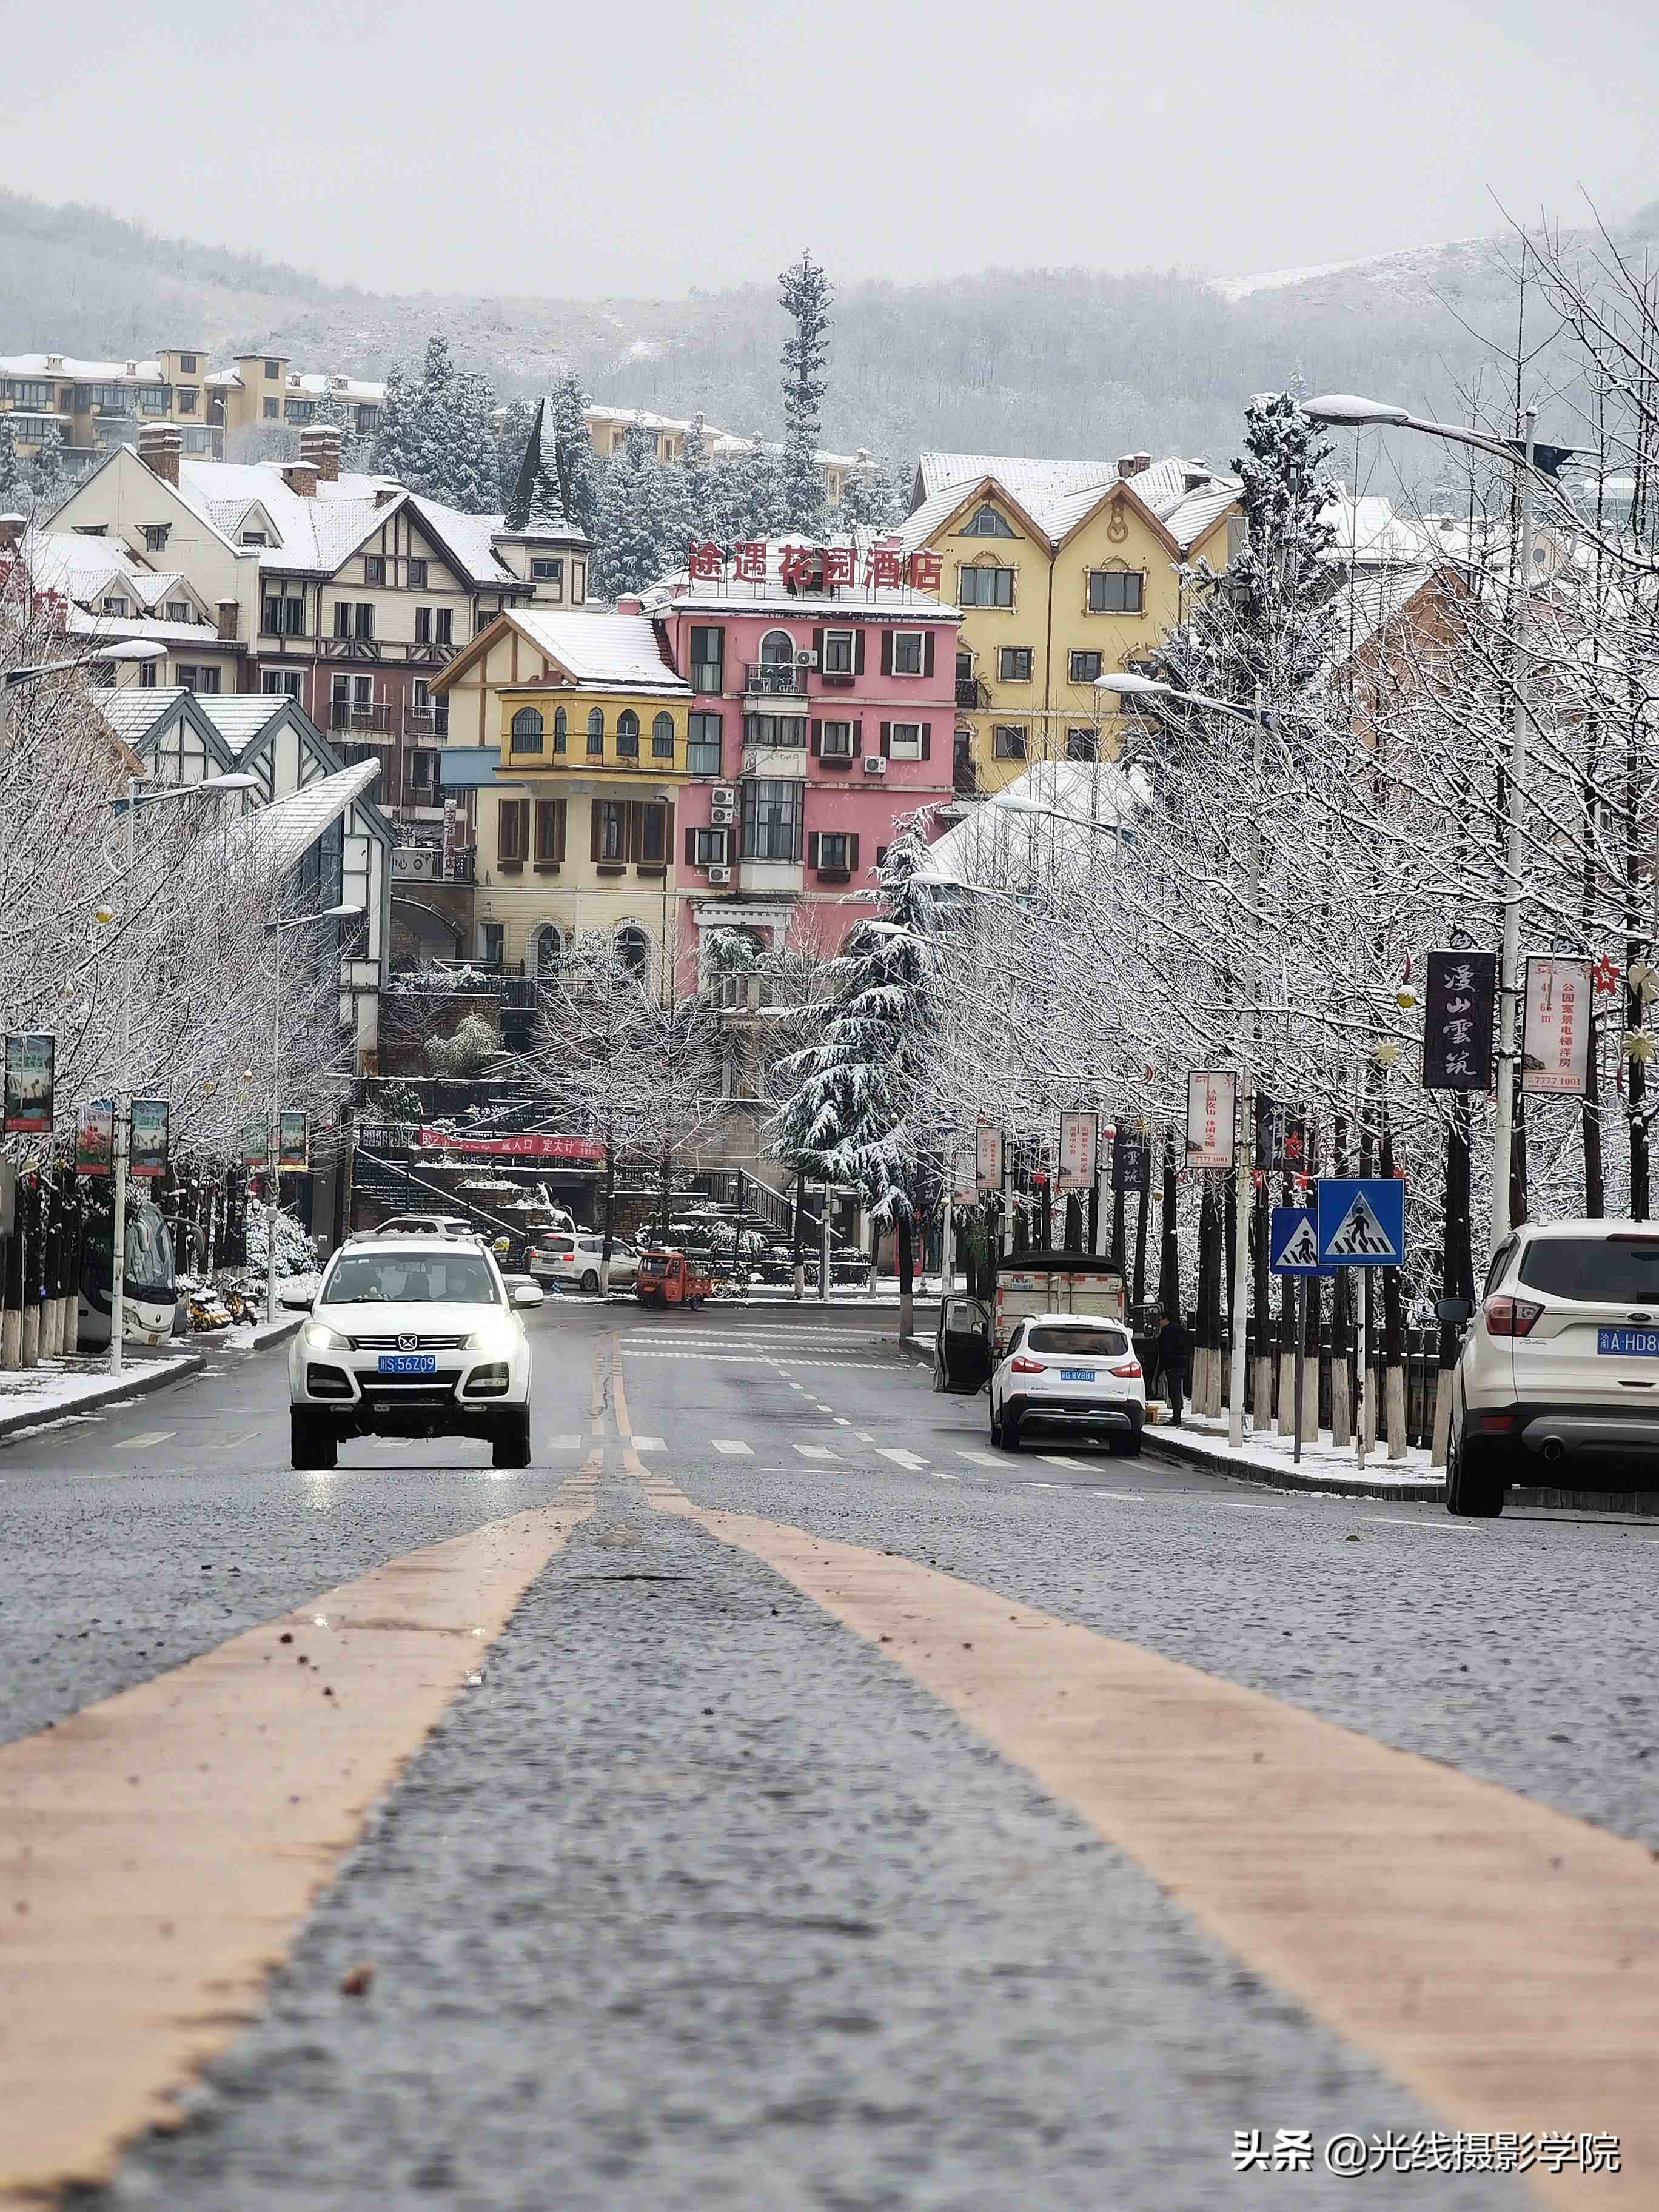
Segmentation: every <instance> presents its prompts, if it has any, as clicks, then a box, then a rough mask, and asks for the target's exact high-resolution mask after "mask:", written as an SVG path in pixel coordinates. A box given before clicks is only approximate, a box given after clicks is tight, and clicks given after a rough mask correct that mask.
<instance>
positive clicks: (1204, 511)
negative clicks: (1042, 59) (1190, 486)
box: [1137, 483, 1238, 553]
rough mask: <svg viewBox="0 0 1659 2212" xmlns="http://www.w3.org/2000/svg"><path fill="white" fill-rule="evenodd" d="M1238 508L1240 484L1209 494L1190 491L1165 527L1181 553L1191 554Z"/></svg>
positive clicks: (1165, 519) (1225, 485)
mask: <svg viewBox="0 0 1659 2212" xmlns="http://www.w3.org/2000/svg"><path fill="white" fill-rule="evenodd" d="M1138 488H1139V487H1137V489H1138ZM1237 504H1238V486H1237V484H1232V483H1218V484H1216V485H1213V486H1212V488H1211V489H1208V490H1205V491H1189V492H1187V493H1185V494H1184V495H1182V498H1180V499H1179V500H1177V501H1176V503H1175V505H1174V506H1173V507H1171V508H1170V511H1169V512H1168V513H1167V514H1165V515H1164V517H1163V518H1162V520H1163V523H1164V528H1165V529H1166V530H1167V531H1168V532H1169V533H1170V537H1171V538H1174V539H1175V541H1176V544H1177V545H1179V546H1180V548H1181V550H1182V552H1183V553H1189V552H1191V550H1192V549H1193V547H1194V545H1196V544H1197V543H1198V541H1199V539H1200V538H1202V537H1203V535H1204V533H1205V532H1206V530H1212V529H1213V528H1214V527H1215V526H1216V524H1217V523H1218V522H1219V520H1221V518H1222V516H1223V515H1224V514H1225V513H1227V512H1228V511H1229V509H1231V508H1232V507H1237Z"/></svg>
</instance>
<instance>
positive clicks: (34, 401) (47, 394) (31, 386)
mask: <svg viewBox="0 0 1659 2212" xmlns="http://www.w3.org/2000/svg"><path fill="white" fill-rule="evenodd" d="M0 388H3V390H4V392H5V395H6V397H7V398H8V399H14V400H15V401H16V403H17V404H18V405H19V406H20V407H41V408H49V407H50V406H51V405H52V386H51V385H49V384H36V383H33V382H32V381H27V380H21V379H8V380H7V382H6V384H5V385H4V386H3V387H0ZM82 390H87V387H86V386H82ZM91 404H92V398H91V395H90V392H89V391H88V396H87V398H84V399H82V398H81V395H80V392H76V405H77V407H78V408H79V410H80V411H81V412H82V414H84V413H85V412H86V410H87V409H88V407H90V406H91Z"/></svg>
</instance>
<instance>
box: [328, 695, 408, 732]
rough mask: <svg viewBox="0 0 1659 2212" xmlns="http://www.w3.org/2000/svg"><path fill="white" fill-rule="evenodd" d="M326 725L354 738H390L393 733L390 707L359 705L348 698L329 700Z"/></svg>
mask: <svg viewBox="0 0 1659 2212" xmlns="http://www.w3.org/2000/svg"><path fill="white" fill-rule="evenodd" d="M328 726H329V728H330V729H331V730H340V731H346V732H349V733H350V735H351V736H353V737H354V738H361V737H378V738H390V737H392V736H393V735H394V734H395V732H393V729H392V709H391V708H390V707H387V706H385V705H381V706H378V707H359V706H357V705H356V704H354V702H352V701H351V700H349V699H331V700H330V701H329V704H328Z"/></svg>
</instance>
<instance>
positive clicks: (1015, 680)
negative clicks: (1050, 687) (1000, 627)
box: [997, 645, 1031, 684]
mask: <svg viewBox="0 0 1659 2212" xmlns="http://www.w3.org/2000/svg"><path fill="white" fill-rule="evenodd" d="M997 680H998V682H999V683H1001V684H1029V683H1030V680H1031V648H1030V646H1029V645H1005V646H1002V647H999V649H998V652H997Z"/></svg>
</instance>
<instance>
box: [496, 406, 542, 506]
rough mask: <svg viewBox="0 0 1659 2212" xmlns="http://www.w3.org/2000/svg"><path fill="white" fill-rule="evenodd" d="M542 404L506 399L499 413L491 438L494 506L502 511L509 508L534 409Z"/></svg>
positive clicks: (533, 419)
mask: <svg viewBox="0 0 1659 2212" xmlns="http://www.w3.org/2000/svg"><path fill="white" fill-rule="evenodd" d="M545 404H546V403H545V402H544V401H543V400H538V399H524V398H519V399H509V400H508V401H507V405H506V406H505V407H504V408H503V409H502V410H501V428H500V429H499V430H498V431H497V432H496V434H495V446H496V454H495V465H496V477H497V482H498V484H499V492H498V495H497V502H496V503H497V505H498V506H500V507H502V508H504V509H506V508H509V507H511V505H512V501H513V485H514V484H515V483H517V482H518V478H519V471H520V467H521V466H522V465H523V463H524V449H525V447H526V446H527V445H528V444H529V442H530V426H531V424H532V422H534V421H535V419H536V414H537V410H538V408H540V407H542V406H544V405H545Z"/></svg>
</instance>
